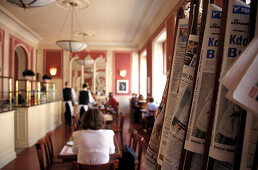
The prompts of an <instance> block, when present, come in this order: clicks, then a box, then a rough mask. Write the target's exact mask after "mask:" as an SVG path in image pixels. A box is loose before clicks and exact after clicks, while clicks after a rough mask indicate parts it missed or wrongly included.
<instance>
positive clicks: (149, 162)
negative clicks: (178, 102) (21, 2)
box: [143, 69, 171, 170]
mask: <svg viewBox="0 0 258 170" xmlns="http://www.w3.org/2000/svg"><path fill="white" fill-rule="evenodd" d="M170 77H171V69H170V70H169V74H168V76H167V82H166V86H165V88H164V92H163V96H162V100H161V103H160V106H159V111H158V114H157V118H156V119H155V122H154V126H153V130H152V133H151V137H150V141H149V144H148V147H147V150H146V153H145V157H144V158H143V167H144V168H146V169H153V170H154V169H158V164H157V158H158V151H159V146H160V145H159V144H160V138H161V132H162V126H163V122H164V113H165V104H166V101H167V92H168V88H169V84H170Z"/></svg>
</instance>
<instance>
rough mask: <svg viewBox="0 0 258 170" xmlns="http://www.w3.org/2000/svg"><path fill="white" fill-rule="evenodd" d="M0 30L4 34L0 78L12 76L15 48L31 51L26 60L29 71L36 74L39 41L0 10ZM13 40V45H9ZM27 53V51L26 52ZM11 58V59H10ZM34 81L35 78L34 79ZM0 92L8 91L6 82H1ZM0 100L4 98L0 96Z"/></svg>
mask: <svg viewBox="0 0 258 170" xmlns="http://www.w3.org/2000/svg"><path fill="white" fill-rule="evenodd" d="M0 18H1V19H0V29H1V30H2V31H3V32H4V39H3V44H2V47H3V49H2V54H1V58H0V60H1V76H7V77H9V76H11V77H13V76H14V68H13V67H14V61H15V60H14V58H15V57H14V53H15V49H16V47H17V46H23V47H24V46H29V47H31V48H32V49H33V50H32V51H30V53H31V54H30V55H32V57H29V58H28V66H29V69H32V70H33V71H34V72H36V63H37V62H36V59H37V57H36V48H37V46H38V44H39V39H38V37H36V36H35V35H33V34H31V32H30V31H29V29H28V28H26V27H24V26H22V25H21V23H19V22H17V21H16V20H14V19H12V18H11V17H9V16H8V15H7V14H6V13H4V12H3V11H1V10H0ZM11 40H13V41H15V43H11V42H10V41H11ZM26 52H28V51H26ZM10 57H12V58H10ZM34 79H35V77H34ZM0 84H1V89H0V90H1V91H2V92H4V91H8V81H2V82H1V83H0ZM0 97H1V98H3V97H4V96H3V95H1V96H0Z"/></svg>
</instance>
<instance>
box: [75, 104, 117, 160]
mask: <svg viewBox="0 0 258 170" xmlns="http://www.w3.org/2000/svg"><path fill="white" fill-rule="evenodd" d="M104 126H105V120H104V116H103V114H102V113H101V111H100V110H98V109H97V108H91V109H89V110H88V111H87V112H86V113H84V114H83V116H82V118H81V128H82V130H79V131H76V132H74V133H73V141H74V145H73V147H72V150H73V152H74V153H77V162H79V163H87V164H105V163H108V162H109V154H112V153H115V145H114V131H113V130H108V129H102V128H104Z"/></svg>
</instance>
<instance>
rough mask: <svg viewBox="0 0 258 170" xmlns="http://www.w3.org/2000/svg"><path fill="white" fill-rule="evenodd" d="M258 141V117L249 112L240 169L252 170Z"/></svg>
mask: <svg viewBox="0 0 258 170" xmlns="http://www.w3.org/2000/svg"><path fill="white" fill-rule="evenodd" d="M257 141H258V117H255V116H254V115H253V114H252V113H249V112H247V117H246V124H245V136H244V143H243V151H242V158H241V164H240V169H241V170H251V169H252V165H253V162H254V161H257V160H254V155H255V150H256V146H257Z"/></svg>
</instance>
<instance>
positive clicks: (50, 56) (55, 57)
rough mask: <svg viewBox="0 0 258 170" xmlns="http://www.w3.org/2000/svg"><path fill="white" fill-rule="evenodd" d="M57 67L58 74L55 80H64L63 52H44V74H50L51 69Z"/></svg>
mask: <svg viewBox="0 0 258 170" xmlns="http://www.w3.org/2000/svg"><path fill="white" fill-rule="evenodd" d="M52 67H55V68H57V72H56V75H55V76H52V77H53V78H62V77H63V50H50V49H45V50H44V65H43V72H44V74H49V75H50V72H49V69H50V68H52Z"/></svg>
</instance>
